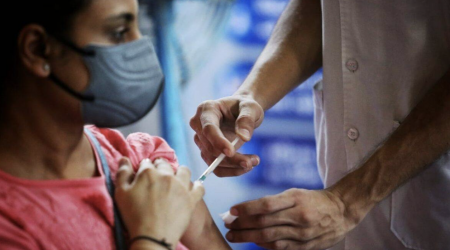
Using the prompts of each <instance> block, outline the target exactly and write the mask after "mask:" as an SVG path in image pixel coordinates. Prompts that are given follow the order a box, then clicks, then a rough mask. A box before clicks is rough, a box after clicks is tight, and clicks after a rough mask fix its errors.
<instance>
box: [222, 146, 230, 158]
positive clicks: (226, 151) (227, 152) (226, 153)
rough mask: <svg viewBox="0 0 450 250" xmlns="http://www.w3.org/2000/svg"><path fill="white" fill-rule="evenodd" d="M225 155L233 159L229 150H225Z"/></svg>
mask: <svg viewBox="0 0 450 250" xmlns="http://www.w3.org/2000/svg"><path fill="white" fill-rule="evenodd" d="M223 153H224V154H225V155H226V156H228V157H231V151H230V150H229V149H228V148H226V149H224V150H223Z"/></svg>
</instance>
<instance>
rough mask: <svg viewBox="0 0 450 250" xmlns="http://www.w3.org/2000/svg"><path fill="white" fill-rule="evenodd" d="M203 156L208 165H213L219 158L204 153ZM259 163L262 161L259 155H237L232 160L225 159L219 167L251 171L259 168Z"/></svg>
mask: <svg viewBox="0 0 450 250" xmlns="http://www.w3.org/2000/svg"><path fill="white" fill-rule="evenodd" d="M201 156H202V158H203V160H204V161H205V162H206V164H208V165H211V163H212V162H213V161H214V160H215V159H216V158H217V157H215V156H212V155H210V154H207V153H205V152H203V151H202V152H201ZM259 163H260V159H259V156H257V155H251V154H240V153H236V154H235V155H234V157H232V158H225V159H224V160H223V161H222V162H221V164H220V165H219V166H220V167H228V168H242V169H251V168H253V167H256V166H258V165H259Z"/></svg>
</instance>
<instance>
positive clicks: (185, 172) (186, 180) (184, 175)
mask: <svg viewBox="0 0 450 250" xmlns="http://www.w3.org/2000/svg"><path fill="white" fill-rule="evenodd" d="M175 176H176V178H178V180H179V181H180V182H181V183H182V184H183V186H184V187H185V188H187V189H190V187H191V171H190V170H189V168H187V167H185V166H180V167H179V168H178V170H177V173H176V175H175Z"/></svg>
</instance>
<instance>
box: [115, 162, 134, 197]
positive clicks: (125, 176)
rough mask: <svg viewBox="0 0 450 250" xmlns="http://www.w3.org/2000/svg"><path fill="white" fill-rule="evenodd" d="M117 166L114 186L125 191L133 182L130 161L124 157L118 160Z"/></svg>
mask: <svg viewBox="0 0 450 250" xmlns="http://www.w3.org/2000/svg"><path fill="white" fill-rule="evenodd" d="M119 166H120V167H119V170H118V171H117V174H116V186H117V187H118V188H121V189H124V190H125V189H127V188H128V187H129V185H130V184H131V182H132V181H133V177H134V171H133V167H132V166H131V162H130V160H129V159H128V158H126V157H123V158H122V159H120V161H119Z"/></svg>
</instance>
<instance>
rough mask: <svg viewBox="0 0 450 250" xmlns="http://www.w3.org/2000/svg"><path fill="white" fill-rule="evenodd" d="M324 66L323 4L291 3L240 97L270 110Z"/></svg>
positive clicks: (308, 0)
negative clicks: (248, 96)
mask: <svg viewBox="0 0 450 250" xmlns="http://www.w3.org/2000/svg"><path fill="white" fill-rule="evenodd" d="M321 64H322V21H321V6H320V1H319V0H291V2H290V3H289V5H288V6H287V7H286V10H285V11H284V12H283V14H282V16H281V17H280V19H279V21H278V23H277V25H276V27H275V29H274V31H273V33H272V36H271V38H270V40H269V42H268V44H267V46H266V47H265V49H264V51H263V52H262V53H261V55H260V57H259V58H258V60H257V62H256V63H255V66H254V67H253V69H252V71H251V72H250V74H249V76H248V77H247V79H246V80H245V82H244V83H243V84H242V86H241V87H240V88H239V90H238V91H237V92H236V94H243V95H250V96H251V97H253V98H254V99H255V100H256V101H257V102H258V103H259V104H260V105H261V106H262V107H263V109H265V110H267V109H269V108H270V107H272V106H273V105H274V104H275V103H277V102H278V101H279V100H280V99H281V98H283V96H285V95H286V94H287V93H289V92H290V91H291V90H292V89H294V88H295V87H296V86H298V85H299V84H300V83H301V82H303V81H305V80H306V79H308V78H309V77H310V76H311V75H312V74H313V73H314V72H315V71H317V70H318V69H319V68H320V67H321Z"/></svg>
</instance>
